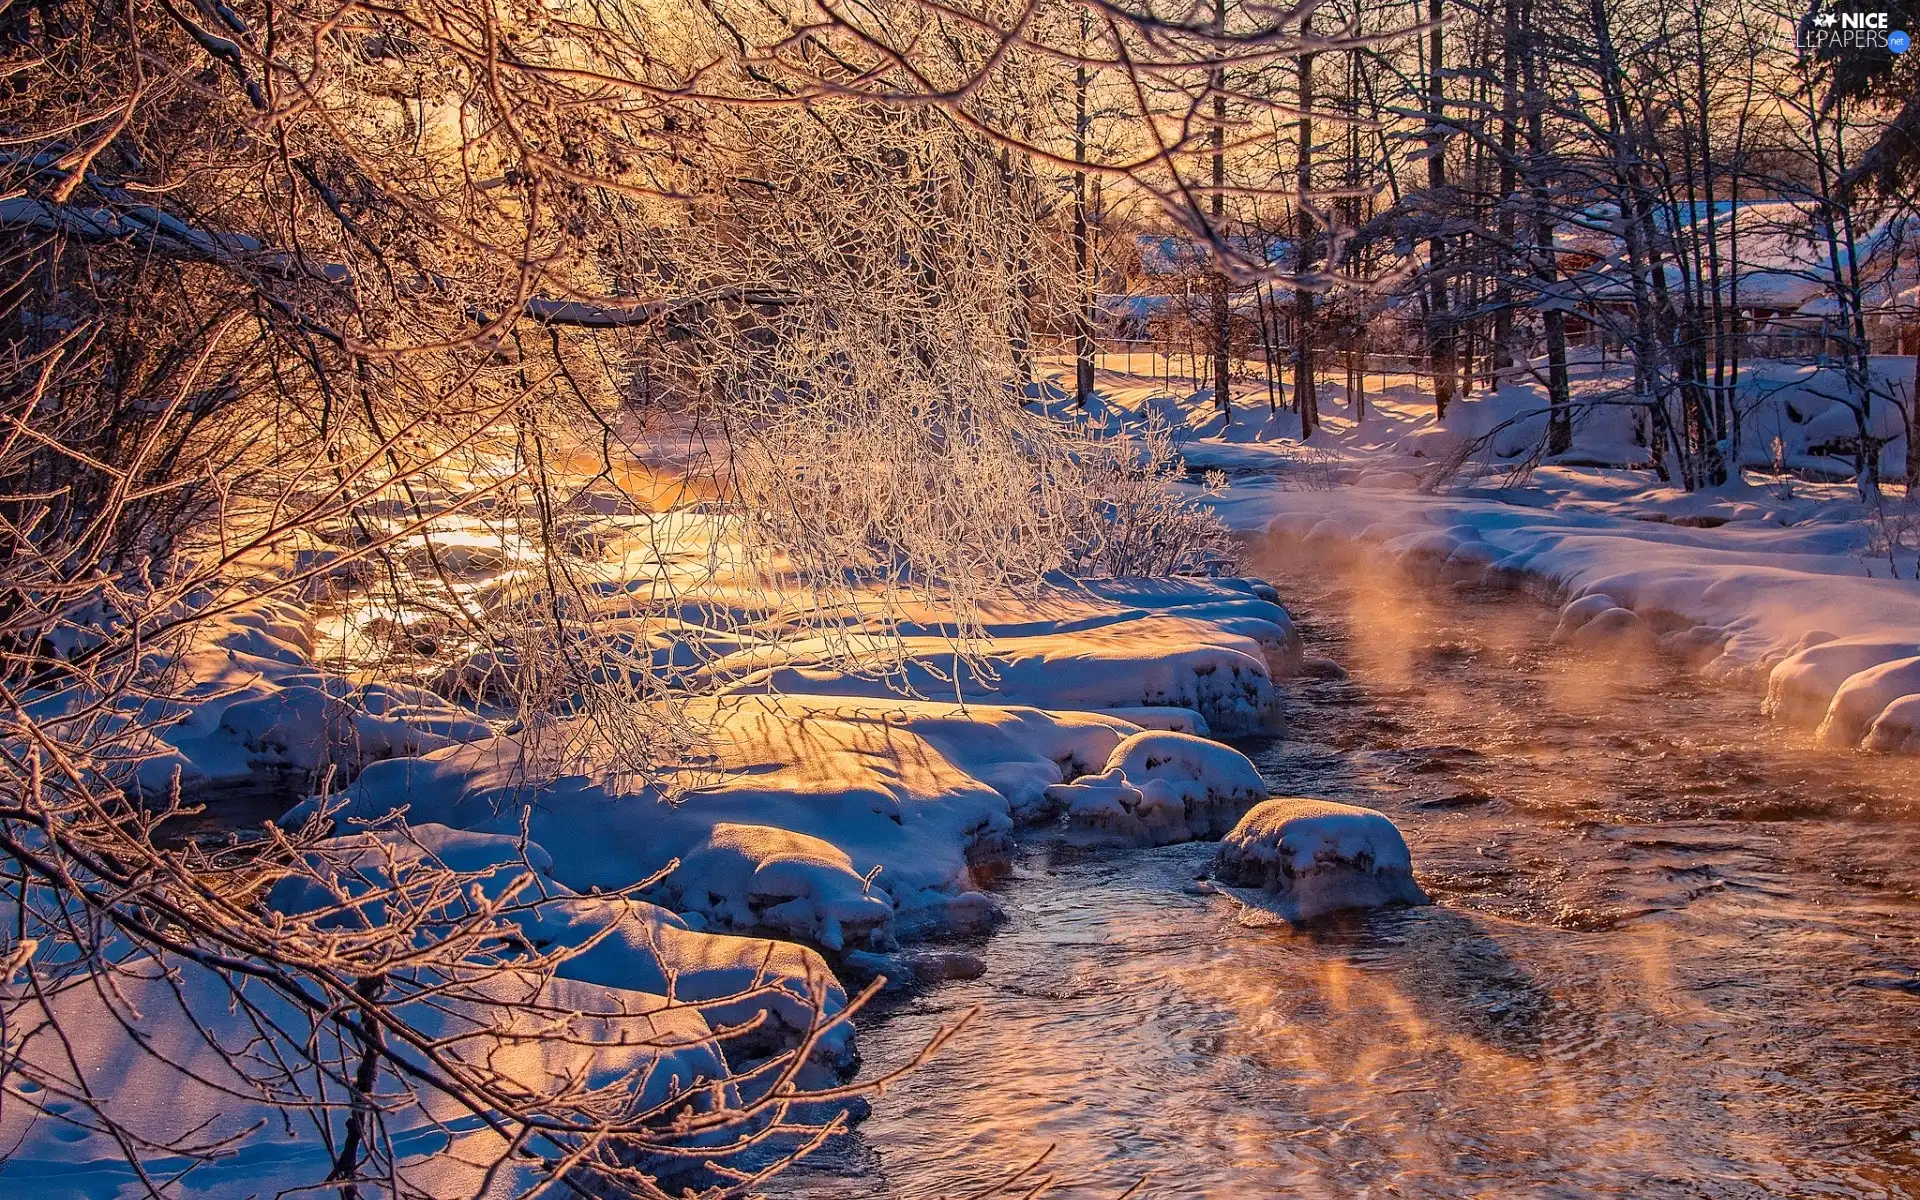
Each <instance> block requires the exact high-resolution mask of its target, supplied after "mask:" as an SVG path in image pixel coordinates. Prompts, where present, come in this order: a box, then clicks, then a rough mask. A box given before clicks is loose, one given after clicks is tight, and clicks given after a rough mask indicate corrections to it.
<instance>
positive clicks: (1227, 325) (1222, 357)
mask: <svg viewBox="0 0 1920 1200" xmlns="http://www.w3.org/2000/svg"><path fill="white" fill-rule="evenodd" d="M1213 29H1214V32H1215V33H1216V34H1222V35H1224V34H1225V33H1226V32H1227V0H1213ZM1226 84H1227V73H1226V71H1225V69H1217V70H1215V71H1214V73H1213V132H1212V133H1211V134H1209V135H1208V137H1209V140H1210V141H1211V142H1212V145H1213V199H1212V203H1211V204H1210V205H1209V211H1210V212H1211V213H1212V216H1213V236H1214V237H1215V238H1216V239H1218V240H1219V241H1220V243H1221V244H1222V245H1223V246H1224V244H1225V241H1226V236H1227V234H1226V216H1227V96H1226ZM1232 338H1233V317H1232V314H1231V313H1230V312H1229V311H1228V309H1227V273H1226V269H1225V264H1221V269H1220V270H1217V271H1215V272H1214V276H1213V403H1214V407H1215V408H1217V409H1219V410H1220V413H1221V415H1222V416H1224V417H1225V418H1226V421H1227V423H1228V424H1231V423H1232V422H1233V381H1232V379H1231V374H1232V367H1233V364H1232V362H1231V359H1230V356H1231V354H1232V349H1233V347H1232V344H1231V343H1232Z"/></svg>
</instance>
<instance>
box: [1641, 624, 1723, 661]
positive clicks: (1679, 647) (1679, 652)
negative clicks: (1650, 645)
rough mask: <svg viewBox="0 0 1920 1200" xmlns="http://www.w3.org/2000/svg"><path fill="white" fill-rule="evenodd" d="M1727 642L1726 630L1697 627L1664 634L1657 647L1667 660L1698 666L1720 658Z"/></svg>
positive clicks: (1703, 626)
mask: <svg viewBox="0 0 1920 1200" xmlns="http://www.w3.org/2000/svg"><path fill="white" fill-rule="evenodd" d="M1727 641H1728V635H1727V632H1726V630H1724V629H1716V628H1714V627H1713V626H1711V625H1695V626H1693V627H1692V628H1690V629H1677V630H1675V631H1673V632H1672V633H1663V634H1661V635H1660V638H1659V641H1658V642H1656V643H1655V645H1656V646H1657V648H1658V649H1659V651H1660V653H1661V654H1662V655H1663V656H1665V657H1667V658H1671V659H1677V660H1679V661H1680V662H1683V663H1685V664H1687V665H1688V666H1698V665H1699V664H1701V663H1704V662H1709V661H1711V660H1712V659H1714V658H1716V657H1718V656H1719V654H1720V653H1721V651H1722V650H1724V649H1725V648H1726V645H1727Z"/></svg>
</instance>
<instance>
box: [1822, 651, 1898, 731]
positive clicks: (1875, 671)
mask: <svg viewBox="0 0 1920 1200" xmlns="http://www.w3.org/2000/svg"><path fill="white" fill-rule="evenodd" d="M1916 694H1920V656H1916V657H1909V658H1896V659H1893V660H1891V661H1888V662H1883V663H1879V664H1878V665H1876V666H1872V667H1868V668H1867V669H1866V670H1864V671H1859V672H1856V673H1855V674H1853V675H1849V676H1848V677H1847V681H1846V682H1845V683H1843V684H1841V685H1840V688H1839V690H1838V691H1836V692H1834V694H1833V700H1832V702H1831V703H1830V704H1828V706H1827V715H1826V718H1825V719H1824V720H1822V721H1821V722H1820V728H1819V730H1818V731H1817V732H1816V733H1815V736H1816V737H1817V738H1819V740H1820V741H1822V742H1824V743H1825V744H1827V745H1829V746H1856V745H1859V744H1860V740H1861V739H1862V738H1863V737H1865V736H1866V734H1867V731H1868V730H1869V729H1870V728H1871V727H1873V726H1874V725H1875V724H1876V723H1877V722H1878V721H1879V718H1880V716H1881V714H1882V713H1883V712H1884V711H1885V710H1886V708H1887V706H1888V705H1890V704H1893V703H1894V702H1895V701H1898V700H1900V699H1902V698H1903V697H1907V696H1913V695H1916ZM1900 722H1901V718H1900V717H1898V716H1896V717H1895V719H1894V721H1893V722H1891V723H1890V724H1889V726H1888V729H1887V732H1886V733H1884V734H1883V735H1882V740H1883V741H1886V740H1890V739H1892V738H1893V736H1894V734H1893V730H1894V728H1895V727H1897V726H1898V725H1899V724H1900Z"/></svg>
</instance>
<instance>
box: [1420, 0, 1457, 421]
mask: <svg viewBox="0 0 1920 1200" xmlns="http://www.w3.org/2000/svg"><path fill="white" fill-rule="evenodd" d="M1445 16H1446V0H1427V20H1428V21H1429V22H1430V23H1431V24H1432V26H1433V28H1432V29H1431V30H1430V31H1429V32H1428V34H1427V39H1428V47H1429V48H1428V51H1427V219H1428V220H1430V221H1432V222H1434V224H1435V225H1436V227H1437V226H1438V225H1439V223H1440V221H1441V217H1442V206H1443V201H1444V197H1445V193H1446V189H1447V142H1446V138H1445V137H1444V136H1443V135H1442V134H1441V131H1440V127H1441V125H1442V123H1443V122H1444V121H1445V120H1446V107H1447V87H1446V81H1445V80H1444V79H1443V78H1442V77H1441V73H1440V72H1441V67H1442V65H1443V63H1444V62H1445V58H1444V52H1445V44H1444V42H1443V40H1442V38H1441V31H1440V22H1441V20H1442V19H1443V18H1444V17H1445ZM1427 305H1428V307H1427V340H1428V347H1429V348H1428V357H1429V360H1430V361H1429V364H1428V366H1429V369H1430V371H1431V373H1432V375H1433V409H1434V413H1435V414H1436V415H1438V416H1440V417H1443V418H1444V417H1445V416H1446V415H1447V408H1448V406H1450V405H1451V404H1452V403H1453V384H1454V375H1455V373H1456V370H1457V368H1456V365H1455V363H1454V348H1453V321H1452V317H1451V315H1450V314H1449V313H1448V311H1447V239H1446V235H1445V234H1444V233H1442V232H1441V231H1440V230H1439V229H1438V228H1436V229H1435V230H1434V233H1433V236H1432V237H1431V238H1429V239H1428V241H1427Z"/></svg>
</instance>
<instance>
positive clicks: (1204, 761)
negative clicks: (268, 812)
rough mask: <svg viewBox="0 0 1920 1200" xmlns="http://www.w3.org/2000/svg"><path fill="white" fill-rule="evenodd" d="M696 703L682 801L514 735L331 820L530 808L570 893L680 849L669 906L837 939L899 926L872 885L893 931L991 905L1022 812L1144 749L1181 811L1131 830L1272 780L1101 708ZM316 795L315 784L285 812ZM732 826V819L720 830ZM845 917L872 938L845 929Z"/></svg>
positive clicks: (1153, 778) (1235, 806)
mask: <svg viewBox="0 0 1920 1200" xmlns="http://www.w3.org/2000/svg"><path fill="white" fill-rule="evenodd" d="M696 711H697V715H698V717H699V719H700V720H701V721H702V722H703V723H704V724H706V725H707V727H708V728H709V729H710V731H711V751H712V755H713V761H712V762H711V763H709V764H706V765H705V766H704V767H703V770H702V774H701V775H700V777H699V778H698V780H696V781H695V782H697V783H698V786H695V787H693V788H692V789H691V790H690V791H688V792H686V793H685V794H684V795H682V796H679V797H676V798H675V799H673V800H669V799H667V798H666V797H665V796H664V795H663V794H661V793H659V792H657V791H653V790H643V791H639V792H625V791H623V790H622V789H621V788H620V787H619V786H618V784H617V782H616V781H613V780H609V779H602V778H589V777H586V776H566V777H562V778H559V779H557V780H552V781H545V782H541V783H535V782H534V781H532V780H530V779H529V778H528V775H527V770H526V764H525V763H524V761H523V759H522V756H521V753H520V748H519V746H518V745H517V743H515V742H514V741H513V739H511V738H508V737H501V738H496V739H493V740H491V741H486V742H477V743H474V744H471V745H463V746H455V747H450V748H447V749H444V750H438V751H435V752H433V753H431V754H428V755H425V756H422V757H419V758H412V759H397V760H394V761H391V762H385V763H378V764H375V765H373V766H371V767H368V768H367V769H366V770H365V771H364V772H363V773H362V774H361V775H360V777H359V778H358V779H357V780H356V781H355V782H354V783H353V785H352V786H351V787H350V788H348V789H347V790H346V792H345V793H344V795H343V796H342V797H341V798H340V800H339V801H338V802H337V803H338V805H339V807H338V808H337V811H335V812H334V813H333V819H334V820H335V821H336V822H338V823H346V822H351V821H354V820H371V819H378V818H381V817H385V816H387V815H389V814H391V813H393V812H395V811H396V810H398V809H400V808H401V807H403V806H404V807H405V809H406V813H407V818H408V819H409V820H410V821H413V822H416V823H417V822H435V823H439V824H444V825H448V826H450V827H453V828H456V829H467V830H477V831H482V832H493V833H499V834H514V833H517V831H518V830H519V829H520V825H521V820H522V817H523V815H524V817H525V819H526V822H527V830H528V833H529V835H530V836H531V837H532V839H533V840H534V841H535V842H537V843H538V844H539V845H541V846H542V847H543V848H544V849H545V850H546V852H547V853H548V854H549V855H551V856H552V859H553V866H552V869H551V874H552V876H553V877H554V878H555V879H557V880H559V881H560V882H562V883H564V884H566V885H567V886H569V887H572V888H574V889H576V890H579V891H588V890H590V889H593V888H596V887H597V888H603V889H615V888H625V887H631V886H633V885H634V884H636V883H637V882H639V881H642V880H645V879H648V878H651V877H652V876H654V875H655V874H657V873H659V872H661V871H662V870H665V869H667V868H668V867H669V866H671V865H672V864H673V863H674V862H675V860H678V861H679V862H680V864H681V866H680V869H679V870H677V871H675V872H674V873H673V874H672V875H670V876H668V877H667V878H666V879H665V880H664V881H663V883H662V884H661V885H659V894H660V896H661V897H662V898H663V899H666V900H667V901H668V902H669V903H670V904H676V906H678V907H682V908H683V910H684V911H689V912H694V913H699V914H701V915H702V916H703V917H705V918H707V919H709V920H712V921H714V922H716V923H718V924H721V925H724V926H725V927H729V928H735V929H739V928H760V929H772V930H775V931H778V932H780V933H782V934H784V935H786V936H794V937H804V938H806V939H807V940H809V941H812V942H814V943H816V944H819V945H822V946H826V947H827V948H829V949H840V948H841V946H842V945H848V946H851V945H856V944H870V943H872V942H874V941H875V940H876V938H875V935H876V934H878V938H877V940H878V941H879V942H880V943H881V944H884V942H885V941H886V936H887V932H888V923H887V922H886V921H885V920H881V921H878V922H877V923H876V922H875V921H872V920H869V919H867V918H866V917H865V916H864V914H866V913H868V912H874V913H876V914H877V913H878V912H879V910H878V909H876V908H875V907H874V905H875V903H876V902H884V903H886V904H887V905H888V906H889V907H890V908H891V909H892V910H893V912H894V913H895V914H896V915H895V916H894V918H893V922H894V925H895V926H896V928H895V929H894V932H895V933H896V934H897V932H898V930H897V926H898V925H899V924H900V923H901V922H905V923H907V924H908V925H910V926H911V927H912V928H913V929H914V930H916V931H919V932H922V933H924V932H928V931H932V930H936V929H947V928H956V927H968V926H977V925H978V924H980V923H981V922H982V921H985V920H991V919H992V914H993V912H994V910H995V905H994V903H993V901H992V900H991V899H989V898H988V897H987V896H985V895H984V894H983V893H981V892H980V891H979V879H978V869H979V867H980V866H981V865H983V864H991V863H996V862H999V861H1002V860H1003V859H1004V857H1005V855H1006V853H1007V851H1008V849H1009V846H1010V840H1011V837H1012V834H1013V831H1014V828H1015V826H1016V824H1036V823H1046V822H1051V821H1057V820H1059V819H1061V817H1062V815H1063V809H1064V808H1066V807H1069V806H1070V795H1071V794H1065V795H1063V794H1062V793H1061V792H1060V791H1059V790H1058V787H1057V785H1060V784H1063V783H1072V782H1074V781H1076V780H1080V779H1081V777H1083V776H1088V775H1092V774H1094V773H1095V772H1099V771H1102V770H1109V771H1112V770H1119V771H1122V772H1124V771H1125V770H1126V769H1127V766H1128V764H1129V763H1131V762H1133V760H1134V758H1136V757H1137V758H1138V760H1139V762H1138V764H1137V765H1135V766H1134V769H1135V770H1137V771H1138V772H1139V774H1140V777H1141V782H1142V783H1143V784H1147V785H1149V786H1151V787H1155V788H1157V789H1158V793H1164V794H1163V795H1162V803H1171V805H1172V810H1173V811H1174V812H1177V813H1178V814H1179V815H1180V819H1181V823H1180V827H1179V830H1178V831H1169V830H1167V829H1165V828H1164V827H1163V830H1162V833H1161V835H1160V836H1159V837H1158V838H1157V839H1146V838H1145V837H1144V834H1142V835H1137V836H1135V837H1134V838H1133V839H1131V840H1162V841H1167V840H1184V839H1185V838H1188V837H1191V836H1202V835H1204V834H1205V832H1206V831H1207V830H1208V829H1214V828H1216V827H1223V825H1222V814H1227V815H1226V817H1225V819H1226V820H1231V819H1232V817H1235V816H1237V815H1238V811H1239V810H1241V809H1244V807H1245V806H1246V805H1248V804H1251V803H1253V801H1254V800H1256V799H1258V798H1259V795H1260V794H1263V793H1258V792H1257V791H1256V789H1257V788H1258V787H1259V783H1258V779H1259V777H1258V775H1257V774H1256V773H1255V772H1254V771H1253V767H1252V765H1251V764H1250V763H1248V762H1247V760H1246V758H1245V757H1244V756H1243V755H1241V754H1239V752H1237V751H1235V750H1232V749H1231V748H1228V747H1225V746H1221V745H1219V744H1217V743H1212V742H1207V741H1205V740H1203V739H1200V738H1196V737H1193V736H1191V735H1186V734H1179V733H1169V732H1145V731H1143V730H1142V729H1141V728H1140V727H1139V726H1137V725H1135V724H1133V723H1131V722H1128V721H1125V720H1122V719H1121V718H1119V717H1116V716H1112V715H1110V714H1105V713H1098V712H1073V711H1045V710H1041V709H1036V708H1031V707H1024V706H1010V705H991V704H969V705H966V706H965V707H962V706H960V705H957V704H955V703H953V702H950V701H949V702H941V701H933V700H912V699H905V698H897V697H881V696H871V697H862V696H822V695H809V694H797V695H789V696H780V695H759V694H754V695H741V696H732V697H723V698H719V699H715V700H712V701H708V702H705V703H703V704H702V705H699V706H697V708H696ZM1130 739H1131V741H1130ZM1142 747H1145V749H1143V750H1141V752H1140V753H1139V754H1138V755H1134V754H1133V750H1134V749H1139V748H1142ZM1153 747H1160V752H1159V753H1154V752H1153V750H1152V748H1153ZM1123 748H1128V750H1127V752H1126V753H1122V750H1123ZM1116 754H1118V755H1120V757H1119V758H1118V759H1116V758H1115V755H1116ZM1158 793H1157V794H1158ZM319 807H320V805H319V802H317V801H309V802H308V803H307V804H306V805H303V806H302V807H300V808H298V809H296V810H295V811H294V812H293V813H291V814H289V817H288V820H290V821H295V820H300V819H303V818H304V817H306V816H307V815H309V814H310V813H312V812H314V811H316V810H317V809H318V808H319ZM1189 812H1191V814H1192V815H1193V818H1194V827H1193V828H1192V829H1191V830H1188V829H1187V826H1186V819H1187V817H1188V815H1189ZM739 827H750V828H751V830H753V833H752V836H750V837H749V836H740V835H738V834H737V830H738V829H739ZM723 829H725V830H733V831H736V832H733V833H727V834H724V835H722V841H723V842H725V843H727V844H726V845H719V846H717V845H715V844H714V842H713V839H714V837H715V836H716V834H717V833H719V832H720V831H722V830H723ZM787 839H793V840H792V841H790V842H789V841H788V840H787ZM842 858H844V860H845V861H844V862H842V861H841V859H842ZM763 873H764V874H763ZM787 876H798V878H788V877H787ZM776 878H778V879H779V880H780V883H779V886H778V887H775V886H774V885H773V883H772V882H771V881H772V880H774V879H776ZM763 881H764V882H763ZM869 881H870V882H869ZM776 893H780V894H779V895H776ZM849 916H852V917H853V918H854V920H855V923H856V924H857V925H858V926H859V927H860V928H861V929H862V930H863V931H864V932H863V935H862V936H860V937H850V936H849V935H848V919H849Z"/></svg>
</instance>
